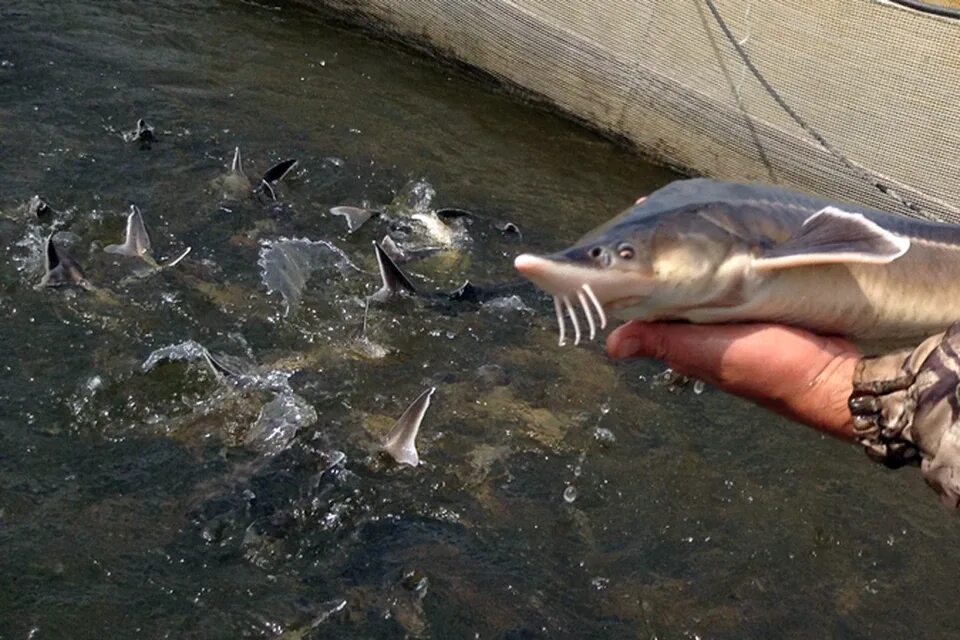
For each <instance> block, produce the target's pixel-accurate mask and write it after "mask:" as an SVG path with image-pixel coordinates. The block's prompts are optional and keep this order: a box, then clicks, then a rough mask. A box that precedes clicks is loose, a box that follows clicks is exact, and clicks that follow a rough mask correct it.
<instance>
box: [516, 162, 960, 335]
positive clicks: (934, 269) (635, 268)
mask: <svg viewBox="0 0 960 640" xmlns="http://www.w3.org/2000/svg"><path fill="white" fill-rule="evenodd" d="M515 266H516V268H517V270H518V271H520V273H522V274H523V275H524V276H526V277H527V278H529V279H530V280H531V281H533V282H534V283H535V284H537V285H538V286H539V287H540V288H542V289H543V290H544V291H546V292H547V293H549V294H551V295H552V296H553V297H554V306H555V310H556V314H557V320H558V322H559V324H560V344H564V342H565V340H566V320H565V319H564V315H566V316H567V317H568V318H569V320H570V324H571V325H572V327H573V333H574V344H576V343H579V342H580V340H581V338H582V336H583V333H584V327H582V326H581V323H580V321H579V319H578V315H577V312H576V308H577V306H578V304H579V307H580V309H581V311H582V314H583V317H584V320H585V321H586V325H587V326H586V331H588V332H589V336H590V338H593V337H594V336H595V335H596V331H597V325H598V324H599V328H601V329H602V328H604V327H605V325H606V322H607V314H608V313H609V314H611V315H614V316H616V317H618V318H621V319H640V320H685V321H689V322H698V323H712V322H754V321H756V322H777V323H783V324H789V325H793V326H797V327H801V328H804V329H808V330H811V331H815V332H818V333H823V334H838V335H844V336H847V337H849V338H852V339H855V340H860V341H871V342H873V341H885V342H900V341H907V340H912V339H916V338H919V337H922V336H926V335H929V334H931V333H935V332H937V331H941V330H943V329H945V328H946V327H947V326H949V325H950V324H951V323H952V322H954V321H956V320H958V319H960V277H958V275H960V226H956V225H949V224H942V223H935V222H926V221H920V220H915V219H911V218H906V217H903V216H897V215H892V214H887V213H882V212H880V211H875V210H872V209H868V208H865V207H860V206H856V205H849V204H842V203H836V202H830V201H828V200H824V199H821V198H817V197H814V196H808V195H804V194H800V193H795V192H792V191H788V190H786V189H781V188H778V187H769V186H760V185H751V184H737V183H727V182H716V181H713V180H708V179H692V180H680V181H677V182H673V183H671V184H669V185H667V186H665V187H663V188H662V189H659V190H658V191H656V192H654V193H652V194H651V195H650V196H649V197H647V198H642V199H641V200H639V201H638V202H637V204H636V205H635V206H633V207H631V208H630V209H628V210H627V211H625V212H624V213H623V214H621V215H620V216H618V217H616V218H614V219H613V220H611V221H609V222H608V223H606V224H604V225H603V226H601V227H599V228H598V229H596V230H594V231H592V232H590V233H588V234H587V235H586V236H584V237H583V238H581V239H580V240H579V241H577V242H576V243H575V244H574V245H573V246H572V247H570V248H568V249H566V250H564V251H561V252H558V253H555V254H552V255H549V256H535V255H530V254H524V255H521V256H518V257H517V258H516V261H515Z"/></svg>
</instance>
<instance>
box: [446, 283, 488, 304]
mask: <svg viewBox="0 0 960 640" xmlns="http://www.w3.org/2000/svg"><path fill="white" fill-rule="evenodd" d="M447 297H448V298H450V299H451V300H453V301H455V302H477V301H479V300H480V289H479V288H478V287H477V286H476V285H475V284H473V283H472V282H470V281H469V280H467V281H466V282H464V283H463V284H462V285H460V286H459V287H458V288H457V289H454V290H453V291H451V292H450V293H448V294H447Z"/></svg>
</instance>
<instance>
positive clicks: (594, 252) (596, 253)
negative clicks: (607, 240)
mask: <svg viewBox="0 0 960 640" xmlns="http://www.w3.org/2000/svg"><path fill="white" fill-rule="evenodd" d="M601 255H603V247H594V248H593V249H590V257H591V258H593V259H594V260H596V259H597V258H599V257H600V256H601Z"/></svg>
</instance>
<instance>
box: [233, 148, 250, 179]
mask: <svg viewBox="0 0 960 640" xmlns="http://www.w3.org/2000/svg"><path fill="white" fill-rule="evenodd" d="M230 171H232V172H233V173H236V174H238V175H241V176H246V175H247V174H246V173H244V172H243V156H242V155H241V154H240V145H237V146H236V147H235V148H234V150H233V162H231V163H230Z"/></svg>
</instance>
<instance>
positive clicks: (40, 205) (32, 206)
mask: <svg viewBox="0 0 960 640" xmlns="http://www.w3.org/2000/svg"><path fill="white" fill-rule="evenodd" d="M27 211H29V212H30V215H32V216H33V217H35V218H42V217H44V216H47V215H49V214H51V213H54V210H53V207H51V206H50V204H49V203H48V202H47V201H46V200H44V199H43V198H41V197H40V196H39V195H35V196H33V197H32V198H30V201H29V202H28V203H27Z"/></svg>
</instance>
